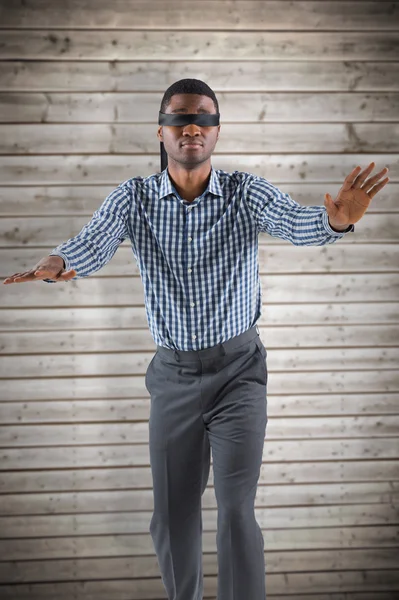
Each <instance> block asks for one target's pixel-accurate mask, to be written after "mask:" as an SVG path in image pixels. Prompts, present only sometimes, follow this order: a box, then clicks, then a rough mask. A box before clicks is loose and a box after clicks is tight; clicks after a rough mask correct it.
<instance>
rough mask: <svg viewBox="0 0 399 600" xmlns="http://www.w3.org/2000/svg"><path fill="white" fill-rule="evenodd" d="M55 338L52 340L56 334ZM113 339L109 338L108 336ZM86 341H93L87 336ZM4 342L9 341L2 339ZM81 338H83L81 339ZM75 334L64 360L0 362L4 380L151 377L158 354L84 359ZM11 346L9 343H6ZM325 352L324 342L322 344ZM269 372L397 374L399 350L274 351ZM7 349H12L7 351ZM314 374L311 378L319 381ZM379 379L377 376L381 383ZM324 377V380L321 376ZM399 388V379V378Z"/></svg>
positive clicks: (95, 353)
mask: <svg viewBox="0 0 399 600" xmlns="http://www.w3.org/2000/svg"><path fill="white" fill-rule="evenodd" d="M50 335H51V334H50ZM108 335H109V334H108ZM80 336H81V337H84V336H86V337H88V336H87V333H83V332H82V333H81V334H80ZM2 337H3V336H2ZM31 337H33V339H32V345H31V351H34V345H35V343H36V350H37V349H39V350H40V351H43V352H44V349H43V348H42V347H41V346H40V340H41V336H40V335H38V336H37V337H36V336H35V334H32V335H31ZM77 337H78V338H79V333H78V334H77ZM74 340H75V334H72V333H71V334H69V335H66V336H64V339H63V336H61V339H60V343H61V347H59V348H58V352H62V354H59V353H58V352H57V353H55V354H54V353H53V354H44V353H43V354H22V355H19V357H18V359H16V357H15V355H11V356H4V355H3V356H0V377H1V378H5V379H8V378H20V379H30V378H32V377H38V376H43V377H51V378H54V377H86V376H101V375H103V376H107V375H111V376H115V375H118V376H124V375H127V376H129V375H145V374H146V371H147V368H148V365H149V363H150V361H151V360H152V358H153V355H154V353H153V352H150V353H148V352H142V351H133V352H126V351H125V352H124V351H122V350H117V349H115V350H114V351H113V352H110V351H109V350H108V352H107V351H106V350H105V349H104V350H101V347H99V348H95V349H94V350H90V349H87V352H85V353H81V351H80V350H79V348H76V346H75V343H74ZM5 341H6V340H5ZM316 345H318V346H321V345H322V344H321V340H320V342H319V343H318V344H316ZM267 348H268V356H267V368H268V371H269V375H270V376H271V377H274V374H275V373H279V372H283V373H286V374H287V377H290V376H291V377H292V373H298V372H301V371H304V372H305V371H310V372H311V373H312V374H313V373H315V372H316V371H323V372H325V371H328V370H331V371H332V372H336V373H337V372H341V373H342V372H344V371H361V370H363V369H371V370H373V371H374V372H375V373H380V372H381V371H383V370H395V369H397V368H398V366H399V347H395V348H389V347H376V348H356V347H355V348H333V347H331V348H328V347H327V348H323V347H319V348H291V349H289V350H287V349H274V348H272V349H270V348H269V347H268V346H267ZM6 349H7V348H6ZM311 373H309V377H310V378H311V377H312V376H313V375H312V374H311ZM378 376H379V375H377V377H378ZM316 377H318V375H316ZM398 384H399V375H398Z"/></svg>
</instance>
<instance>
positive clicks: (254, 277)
mask: <svg viewBox="0 0 399 600" xmlns="http://www.w3.org/2000/svg"><path fill="white" fill-rule="evenodd" d="M177 115H183V116H184V117H182V118H181V121H182V123H183V124H180V125H177V124H174V125H163V126H160V127H159V129H158V139H159V140H160V142H161V143H162V144H163V145H164V148H165V151H166V154H167V159H168V163H167V168H166V169H163V170H161V171H162V172H161V173H158V174H155V175H151V176H149V177H147V178H142V177H139V176H138V177H133V178H132V179H129V180H127V181H125V182H123V183H121V184H120V185H119V186H118V187H117V188H116V189H115V190H114V191H113V192H111V194H110V195H109V196H108V197H107V198H106V200H105V201H104V203H103V204H102V205H101V207H100V208H99V209H98V210H97V211H96V212H95V213H94V215H93V218H92V220H91V221H90V222H89V223H88V224H87V225H86V226H85V227H84V228H83V229H82V231H81V232H80V233H79V234H78V235H77V236H75V237H74V238H72V239H70V240H68V241H67V242H65V243H64V244H61V245H60V246H57V248H55V249H54V250H53V252H52V253H51V255H50V256H48V257H45V258H43V259H42V260H41V261H39V263H38V264H37V265H36V266H35V267H34V268H33V269H31V270H29V271H27V272H25V273H16V274H14V275H12V276H11V277H9V278H7V279H6V280H5V281H4V283H14V282H15V283H21V282H25V281H34V280H44V281H47V282H49V283H52V282H57V281H70V280H71V279H76V278H79V277H87V276H89V275H91V274H92V273H94V272H95V271H97V270H98V269H100V268H101V267H102V266H104V265H105V264H106V263H107V262H108V261H109V260H110V259H111V258H112V256H113V255H114V253H115V252H116V250H117V248H118V246H119V245H120V244H121V243H122V241H123V240H124V239H127V238H128V239H130V241H131V243H132V249H133V253H134V255H135V257H136V260H137V261H138V265H139V268H140V274H141V278H142V281H143V284H144V291H145V307H146V313H147V318H148V322H149V327H150V330H151V334H152V336H153V338H154V341H155V342H156V344H157V351H156V353H155V355H154V356H153V358H152V360H151V363H150V365H149V366H148V369H147V372H146V381H145V383H146V386H147V389H148V391H149V393H150V396H151V411H150V420H149V444H150V462H151V469H152V475H153V493H154V511H153V515H152V519H151V524H150V532H151V536H152V539H153V542H154V547H155V550H156V554H157V557H158V562H159V566H160V569H161V574H162V580H163V583H164V586H165V589H166V591H167V594H168V598H169V600H199V599H201V598H202V594H203V571H202V518H201V496H202V494H203V492H204V490H205V487H206V485H207V481H208V476H209V466H210V450H211V449H212V457H213V467H214V485H215V495H216V500H217V506H218V520H217V536H216V543H217V552H218V554H217V558H218V596H217V597H218V600H232V598H234V599H235V600H264V599H265V595H266V591H265V563H264V544H263V536H262V531H261V529H260V527H259V525H258V523H257V521H256V519H255V512H254V501H255V495H256V489H257V484H258V478H259V473H260V468H261V464H262V451H263V445H264V438H265V431H266V423H267V410H266V405H267V402H266V388H267V378H268V374H267V366H266V356H267V354H266V349H265V347H264V345H263V343H262V342H261V340H260V337H259V332H258V328H257V326H256V322H257V321H258V319H259V317H260V314H261V306H262V302H261V288H260V283H259V273H258V234H259V232H261V231H263V232H267V233H269V234H270V235H272V236H275V237H279V238H282V239H285V240H289V241H290V242H291V243H293V244H295V245H315V246H321V245H325V244H332V243H334V242H336V241H337V240H339V239H340V238H342V237H344V235H345V234H346V233H348V232H351V231H353V230H354V226H353V224H354V223H356V222H357V221H359V219H360V218H361V217H362V216H363V214H364V213H365V211H366V210H367V207H368V206H369V204H370V201H371V199H372V198H373V196H375V194H376V193H377V192H378V191H379V190H381V189H382V188H383V187H384V186H385V185H386V183H387V182H388V181H389V180H388V178H385V179H383V180H382V181H381V178H382V177H383V176H384V175H385V174H386V172H387V171H388V169H387V168H385V169H383V170H382V171H381V172H380V173H378V174H377V175H374V176H373V177H370V178H369V179H367V177H368V176H369V175H370V173H371V171H372V170H373V168H374V163H371V164H370V165H369V167H367V169H365V170H364V171H361V168H360V167H357V168H356V169H354V170H353V171H352V172H351V173H350V174H349V175H348V176H347V177H346V179H345V181H344V183H343V186H342V188H341V189H340V191H339V193H338V196H337V198H336V199H335V200H333V199H332V198H331V196H330V195H329V194H326V195H325V200H324V206H310V207H305V206H301V205H299V204H298V203H297V202H295V201H294V200H292V199H291V198H290V196H289V195H288V194H284V193H283V192H281V191H280V190H279V189H278V188H276V187H275V186H273V185H272V184H271V183H270V182H269V181H267V180H266V179H264V178H262V177H258V176H255V175H252V174H250V173H242V172H238V171H234V172H233V173H227V172H225V171H222V170H214V169H213V167H212V166H211V159H210V157H211V155H212V153H213V150H214V148H215V146H216V143H217V140H218V138H219V133H220V125H219V124H218V125H214V124H213V125H208V124H205V125H204V124H202V125H199V124H198V123H199V122H200V119H199V117H198V116H199V115H206V116H207V117H206V119H205V120H202V122H203V123H204V122H205V123H218V117H215V116H216V115H219V107H218V102H217V99H216V97H215V94H214V92H213V91H212V90H211V88H209V87H208V86H207V85H206V84H205V83H203V82H202V81H199V80H197V79H183V80H181V81H178V82H176V83H175V84H173V85H172V86H171V87H170V88H169V89H168V90H167V91H166V92H165V95H164V98H163V100H162V104H161V111H160V121H161V122H166V123H177V122H179V119H177V121H176V120H174V119H176V116H177ZM211 115H213V117H212V116H211ZM162 119H163V121H162ZM215 119H216V120H215Z"/></svg>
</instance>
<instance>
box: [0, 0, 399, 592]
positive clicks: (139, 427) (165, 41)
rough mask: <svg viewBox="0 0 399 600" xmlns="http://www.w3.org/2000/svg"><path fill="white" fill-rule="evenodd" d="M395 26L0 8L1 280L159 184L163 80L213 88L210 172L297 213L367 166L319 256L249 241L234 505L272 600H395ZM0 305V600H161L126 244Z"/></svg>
mask: <svg viewBox="0 0 399 600" xmlns="http://www.w3.org/2000/svg"><path fill="white" fill-rule="evenodd" d="M398 13H399V2H388V1H379V2H377V1H367V2H360V1H357V0H354V1H340V2H332V1H330V0H323V1H306V0H305V1H301V2H299V1H294V2H291V1H288V0H280V1H277V0H273V1H270V0H266V1H265V2H263V1H260V0H237V1H235V2H230V1H214V0H201V3H198V2H194V1H193V0H185V2H184V3H183V2H180V0H171V1H170V2H168V7H167V10H165V3H164V2H163V1H161V0H153V1H151V2H147V1H144V0H115V1H114V2H113V3H112V5H111V4H110V3H109V2H105V0H85V1H83V0H65V1H64V2H63V3H60V2H49V0H35V1H32V2H23V1H22V0H17V1H12V0H4V1H3V2H1V5H0V23H1V25H0V27H1V29H0V265H1V267H0V277H1V276H3V278H4V277H6V276H7V275H9V274H11V273H13V272H17V271H20V270H24V269H28V268H30V267H31V266H33V265H34V264H36V262H37V261H38V260H40V258H42V257H43V256H46V255H47V254H48V252H49V251H50V250H52V248H53V247H54V246H55V245H57V244H59V243H61V242H62V241H65V240H66V239H68V238H69V237H72V236H74V235H76V234H77V233H78V232H79V230H80V229H81V228H82V227H83V226H84V225H85V224H86V223H87V222H88V220H89V219H90V218H91V215H92V214H93V212H94V211H95V210H96V209H97V208H98V207H99V206H100V204H101V203H102V201H103V200H104V199H105V197H106V196H107V195H108V194H109V193H110V192H111V191H112V190H113V189H114V188H115V187H116V186H117V185H118V184H119V183H121V182H122V181H125V180H127V179H129V178H131V177H135V176H141V177H146V176H149V175H151V174H153V173H156V172H159V165H160V161H159V143H158V140H157V138H156V129H157V113H158V111H159V108H160V101H161V99H162V95H163V93H164V91H165V90H166V88H167V87H169V86H170V85H171V84H172V83H173V82H174V81H177V80H179V79H182V78H186V77H195V78H199V79H201V80H203V81H206V82H207V83H208V84H209V85H210V86H211V88H212V89H213V90H214V91H215V93H216V96H217V98H218V101H219V105H220V112H221V123H222V130H221V137H220V140H219V142H218V145H217V147H216V152H215V153H214V155H213V157H212V164H213V166H214V167H215V168H219V169H223V170H225V171H227V172H232V171H234V170H238V171H244V172H249V173H254V174H257V175H260V176H262V177H265V178H266V179H268V180H269V181H270V182H271V183H273V184H274V185H277V186H278V187H279V188H280V189H282V190H283V191H284V192H286V193H289V194H290V195H291V197H292V198H294V199H295V200H297V201H298V202H300V203H301V204H303V205H307V206H314V205H322V204H323V200H324V194H325V193H326V192H328V193H330V194H331V195H332V196H333V197H334V194H336V193H337V192H338V190H339V188H340V186H341V185H342V182H343V179H344V178H345V177H346V176H347V175H348V173H349V172H350V171H352V170H353V169H354V168H355V167H356V166H357V165H361V166H362V167H366V166H367V165H368V164H369V162H371V160H373V161H375V162H376V171H378V170H381V169H382V168H383V167H385V166H387V167H388V168H389V177H390V184H389V185H388V186H387V187H385V188H384V190H383V192H382V193H381V194H379V195H378V197H377V198H375V200H374V201H373V202H372V204H371V206H370V207H369V210H368V211H367V214H366V215H365V217H364V218H363V219H362V220H361V222H359V223H358V224H357V225H356V231H355V234H351V235H350V236H346V237H345V238H344V239H343V240H340V241H339V242H338V243H337V244H334V245H331V246H324V247H295V246H292V245H291V244H290V243H289V242H286V241H284V240H281V239H278V238H272V237H270V236H268V235H267V234H265V233H262V234H260V236H259V271H260V275H261V284H262V291H263V304H262V315H261V317H260V319H259V326H260V334H261V338H262V341H263V343H264V345H265V347H266V348H267V351H268V358H267V366H268V371H269V382H268V397H267V400H268V415H269V424H268V432H267V435H266V439H265V445H264V451H263V462H262V465H261V470H260V478H259V486H258V490H257V497H256V504H255V507H256V508H255V510H256V518H257V520H258V522H259V524H260V526H261V527H262V532H263V535H264V540H265V561H266V587H267V595H268V599H270V600H273V599H274V598H275V599H276V600H291V599H292V598H293V594H294V595H295V599H296V600H348V599H349V598H350V600H394V599H395V600H396V598H397V596H398V594H399V575H398V574H399V552H398V548H399V530H398V527H397V522H398V490H399V461H398V458H399V456H398V444H397V440H398V429H399V420H398V418H399V411H398V399H399V369H398V362H399V361H398V359H399V354H398V347H399V345H398V339H399V330H398V326H399V308H398V307H399V303H398V299H399V293H398V288H399V280H398V273H399V260H398V259H399V252H398V233H397V232H398V230H399V227H398V225H399V223H398V215H399V202H398V191H399V159H398V157H399V147H398V141H397V140H398V139H399V136H398V114H399V113H398V109H399V60H398V57H399V38H398V29H399V24H398ZM210 15H212V18H210ZM2 292H3V293H2V294H1V295H0V397H1V401H0V421H1V427H0V538H1V543H0V596H1V598H2V599H3V598H4V600H28V598H29V600H35V599H37V600H54V598H57V600H72V599H73V600H145V599H146V600H157V599H159V598H162V597H164V588H163V585H162V581H161V578H160V574H159V568H158V565H157V562H156V558H155V553H154V548H153V545H152V541H151V538H150V535H149V522H150V518H151V509H152V502H153V499H152V484H153V482H152V475H151V469H150V460H149V448H148V418H149V410H150V398H149V394H148V391H147V389H146V387H145V380H144V376H145V373H146V369H147V366H148V364H149V361H150V360H151V358H152V357H153V355H154V352H155V349H156V347H155V344H154V341H153V340H152V338H151V335H150V333H149V329H148V323H147V319H146V313H145V305H144V296H143V287H142V282H141V279H140V272H139V269H138V265H137V263H136V261H135V259H134V257H133V254H132V251H131V248H130V247H129V244H128V242H125V243H124V244H122V245H121V246H120V248H119V249H118V251H117V253H116V254H115V256H114V257H113V259H112V260H111V262H110V263H109V264H107V265H106V266H105V267H104V268H103V269H101V270H100V271H99V272H97V273H95V274H94V275H93V276H91V277H89V278H84V279H82V280H78V281H74V282H71V283H68V284H66V285H65V284H62V285H61V284H58V285H48V284H45V283H37V284H32V285H29V287H28V286H27V285H14V286H8V287H6V286H3V288H2ZM212 465H213V462H212V458H211V470H210V476H209V481H208V486H207V489H206V490H205V493H204V496H203V519H204V532H203V551H204V575H205V576H204V598H206V599H209V600H214V599H215V597H216V593H217V567H216V565H217V555H216V543H215V536H216V529H217V503H216V499H215V495H214V474H213V468H212Z"/></svg>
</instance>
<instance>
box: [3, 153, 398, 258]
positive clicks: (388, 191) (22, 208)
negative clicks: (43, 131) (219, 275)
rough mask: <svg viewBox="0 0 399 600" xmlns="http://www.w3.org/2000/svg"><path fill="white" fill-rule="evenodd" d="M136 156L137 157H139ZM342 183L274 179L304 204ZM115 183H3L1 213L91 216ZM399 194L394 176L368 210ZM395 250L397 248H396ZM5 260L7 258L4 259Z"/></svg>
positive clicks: (388, 205) (391, 203)
mask: <svg viewBox="0 0 399 600" xmlns="http://www.w3.org/2000/svg"><path fill="white" fill-rule="evenodd" d="M28 158H29V157H28ZM37 158H40V157H37ZM99 158H100V157H99ZM134 158H135V159H136V158H137V157H134ZM2 160H3V158H2V157H0V163H1V161H2ZM373 160H374V162H375V163H376V167H375V169H374V170H375V171H376V172H377V171H379V170H381V168H382V167H383V164H384V163H383V161H382V160H381V159H380V158H379V156H378V155H377V156H374V157H373ZM391 160H392V159H389V162H391ZM365 162H366V161H365V160H364V158H363V159H362V161H361V164H362V165H364V164H365ZM387 162H388V161H387ZM391 169H392V167H391ZM389 176H390V177H391V176H392V175H391V171H390V172H389ZM16 183H17V182H16ZM341 184H342V181H334V182H333V181H331V182H326V183H323V184H321V183H303V182H297V183H289V182H288V181H287V182H285V183H281V184H280V183H279V182H274V185H276V186H277V187H280V189H281V188H283V191H284V192H286V193H287V194H290V196H291V197H292V198H294V199H295V200H296V201H297V202H299V204H302V205H304V206H321V199H322V198H324V194H325V193H326V190H327V191H329V192H330V193H331V194H334V193H335V194H336V193H338V190H339V188H340V186H341ZM115 187H116V185H115V186H112V185H109V186H101V185H97V186H96V185H87V186H81V185H71V186H63V187H61V186H51V187H50V186H40V185H39V186H35V187H28V186H19V185H15V186H12V187H11V186H9V187H0V214H1V216H2V217H11V216H12V217H18V216H20V215H22V214H23V215H25V216H28V215H29V216H32V217H38V216H44V217H58V216H71V217H72V216H76V217H77V216H83V215H85V216H86V217H88V218H90V217H91V216H92V214H93V213H94V211H95V210H97V209H98V208H99V206H100V205H101V203H102V202H103V200H104V199H105V198H106V197H107V196H108V194H110V193H111V192H112V190H113V189H114V188H115ZM398 194H399V184H398V183H395V182H393V181H392V180H390V182H389V185H388V186H386V187H385V188H384V193H383V194H382V195H380V196H379V197H378V202H371V204H370V206H369V207H368V209H367V213H368V214H369V213H375V212H399V203H398V201H397V198H398ZM334 197H335V196H334ZM356 233H357V232H356ZM283 243H284V242H283ZM261 245H262V244H261ZM284 246H285V243H284ZM368 248H369V245H365V246H364V251H367V249H368ZM391 248H392V247H391ZM392 250H395V249H394V248H392ZM22 251H23V250H22V249H21V252H22ZM26 251H30V250H29V248H27V249H26ZM369 251H370V252H376V251H377V250H376V249H373V248H370V250H369ZM30 252H31V251H30ZM358 259H359V262H360V265H359V266H360V268H362V261H361V260H360V259H361V257H360V256H359V257H358ZM1 262H3V260H2V261H1ZM385 264H386V258H385V261H384V260H383V265H385Z"/></svg>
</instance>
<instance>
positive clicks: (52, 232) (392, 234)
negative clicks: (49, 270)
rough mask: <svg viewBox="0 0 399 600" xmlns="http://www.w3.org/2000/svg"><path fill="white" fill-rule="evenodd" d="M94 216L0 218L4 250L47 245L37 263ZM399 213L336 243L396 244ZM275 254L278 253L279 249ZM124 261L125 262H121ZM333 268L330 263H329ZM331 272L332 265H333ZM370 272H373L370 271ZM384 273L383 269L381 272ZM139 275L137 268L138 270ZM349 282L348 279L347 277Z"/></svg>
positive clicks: (364, 223) (366, 220) (371, 219)
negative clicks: (15, 247) (20, 246)
mask: <svg viewBox="0 0 399 600" xmlns="http://www.w3.org/2000/svg"><path fill="white" fill-rule="evenodd" d="M90 218H91V217H81V216H79V217H72V216H64V217H62V216H59V217H43V216H42V217H31V218H29V219H27V218H26V217H21V216H18V217H4V218H2V219H0V246H3V248H10V247H14V246H19V245H23V246H25V247H29V246H35V247H37V246H42V247H43V246H45V249H43V250H35V255H36V260H35V263H34V264H36V262H38V261H39V260H40V259H41V258H42V257H43V256H46V255H47V254H48V253H49V252H50V251H51V250H52V249H53V247H54V246H57V245H58V244H61V243H62V242H64V241H66V240H67V239H69V238H71V237H74V236H76V235H78V233H79V232H80V230H81V229H82V227H84V226H85V225H86V224H87V223H88V222H89V221H90ZM398 231H399V213H383V214H376V213H366V214H365V215H364V216H363V218H362V220H361V221H359V223H356V232H355V233H354V234H352V235H351V236H350V235H347V236H346V237H345V238H344V239H343V240H338V242H336V244H337V245H338V244H339V243H340V242H341V243H346V244H351V245H356V244H358V243H362V242H363V243H365V242H367V243H368V244H370V243H386V242H389V243H393V242H396V243H397V242H398V240H399V233H398ZM282 241H283V240H282V238H279V237H272V236H271V235H269V234H267V233H265V232H260V233H259V242H260V244H265V249H264V252H267V251H268V247H269V246H272V247H276V246H279V247H280V245H285V246H292V244H291V242H288V241H286V240H284V244H282ZM123 247H125V248H126V252H125V255H124V256H126V255H127V257H126V258H127V263H128V264H127V267H126V269H127V272H128V273H132V268H131V265H133V263H134V262H135V258H134V256H133V253H132V250H131V242H130V241H129V240H128V239H126V240H125V241H124V242H123V243H122V244H121V245H120V249H122V248H123ZM294 247H295V248H301V246H294ZM320 248H321V246H312V251H308V256H309V253H310V254H311V252H313V256H314V258H316V256H317V255H318V254H321V255H323V254H324V253H325V251H324V250H320ZM274 252H276V253H277V252H278V250H277V249H276V250H275V251H274ZM334 252H335V247H334V249H332V250H331V249H330V250H329V254H328V255H326V257H327V260H328V257H330V256H331V254H332V253H334ZM296 253H297V254H298V255H300V254H301V252H300V251H299V250H296ZM118 260H122V259H118ZM330 265H331V263H330ZM330 270H332V269H331V266H330ZM369 270H370V269H369ZM380 270H381V267H380V268H379V269H378V271H380ZM136 272H137V269H136ZM345 279H347V278H345Z"/></svg>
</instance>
